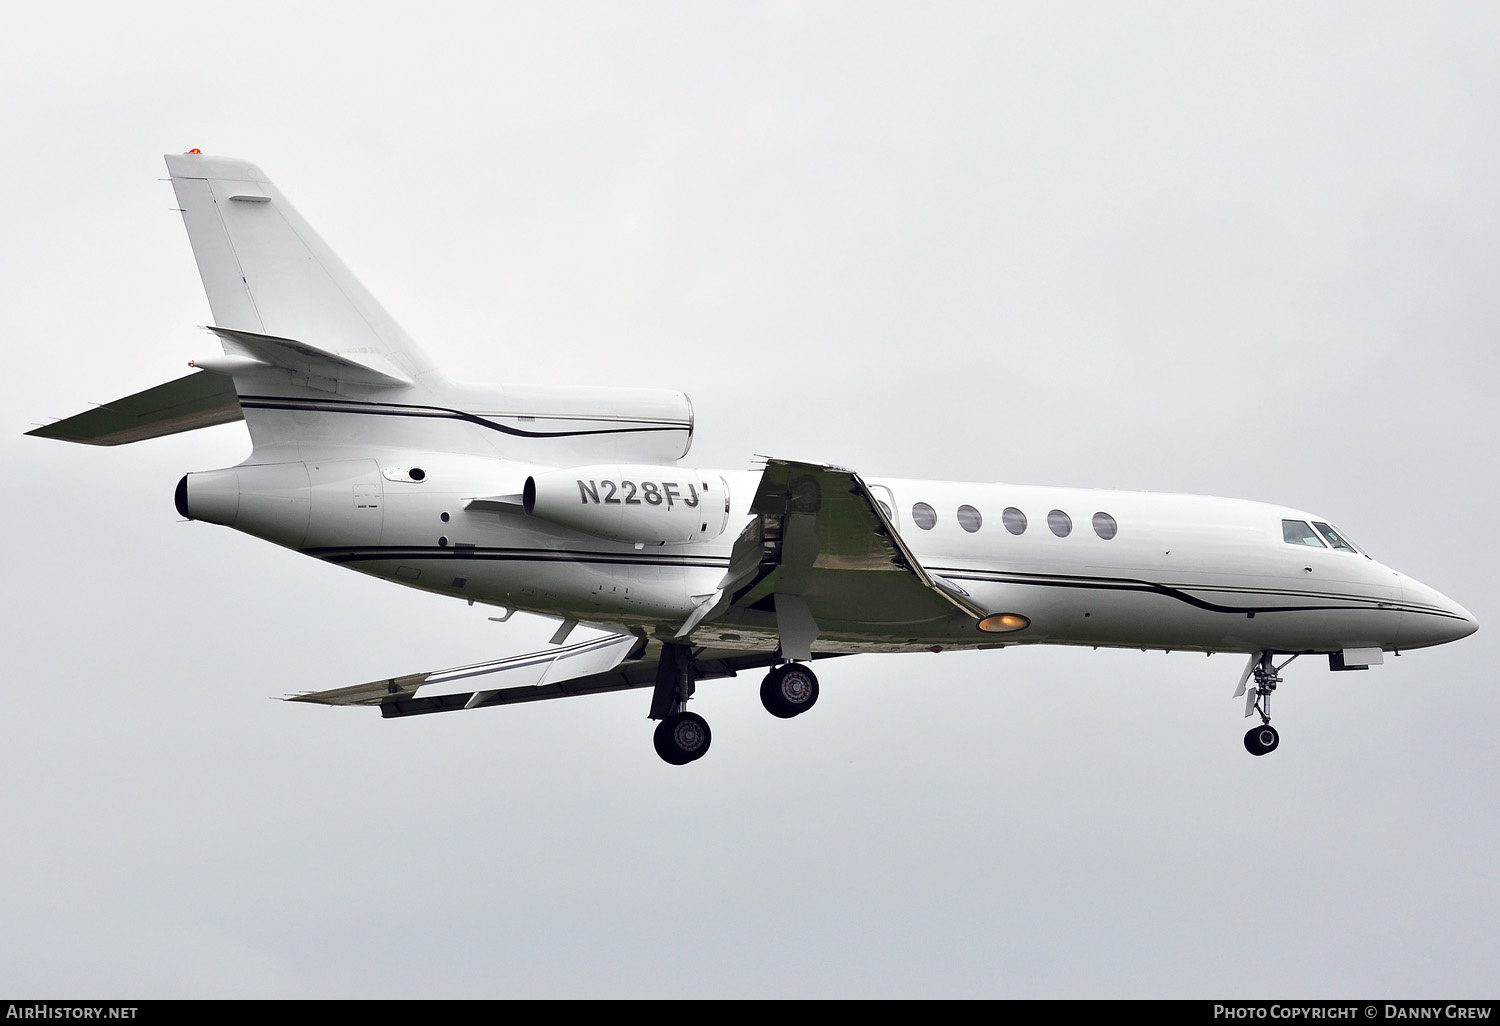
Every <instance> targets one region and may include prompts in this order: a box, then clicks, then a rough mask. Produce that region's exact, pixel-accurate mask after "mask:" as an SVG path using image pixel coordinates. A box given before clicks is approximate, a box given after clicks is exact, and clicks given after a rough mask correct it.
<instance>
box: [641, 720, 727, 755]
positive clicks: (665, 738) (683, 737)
mask: <svg viewBox="0 0 1500 1026" xmlns="http://www.w3.org/2000/svg"><path fill="white" fill-rule="evenodd" d="M651 740H652V743H653V744H655V745H656V754H657V755H659V756H661V758H662V761H663V762H666V763H670V764H671V765H673V766H685V765H687V764H688V763H690V762H693V761H694V760H696V759H701V758H703V756H704V755H705V754H706V753H707V752H708V746H709V745H710V744H711V743H712V742H713V733H712V732H711V731H710V730H709V729H708V721H707V720H705V719H704V718H703V717H702V716H699V715H698V714H697V713H690V712H680V713H673V714H672V715H671V716H668V717H667V718H666V719H664V720H662V721H661V722H660V723H658V724H657V725H656V733H655V734H654V735H652V738H651Z"/></svg>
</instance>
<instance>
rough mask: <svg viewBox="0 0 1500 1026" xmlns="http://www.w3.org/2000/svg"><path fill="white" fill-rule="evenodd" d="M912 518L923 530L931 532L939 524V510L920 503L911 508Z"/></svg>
mask: <svg viewBox="0 0 1500 1026" xmlns="http://www.w3.org/2000/svg"><path fill="white" fill-rule="evenodd" d="M911 518H912V520H913V521H915V522H916V525H917V526H918V527H920V528H921V529H922V530H924V531H930V530H932V529H933V527H934V526H936V524H937V510H935V509H933V508H932V507H931V506H929V505H927V503H925V502H919V503H917V504H916V505H915V506H913V507H912V508H911Z"/></svg>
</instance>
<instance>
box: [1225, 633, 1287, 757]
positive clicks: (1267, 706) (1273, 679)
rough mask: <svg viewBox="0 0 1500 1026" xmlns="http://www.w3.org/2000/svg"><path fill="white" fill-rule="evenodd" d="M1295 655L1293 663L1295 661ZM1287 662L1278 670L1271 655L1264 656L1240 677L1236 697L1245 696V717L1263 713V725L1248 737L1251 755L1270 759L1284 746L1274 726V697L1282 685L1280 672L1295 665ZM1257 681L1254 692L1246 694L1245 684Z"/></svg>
mask: <svg viewBox="0 0 1500 1026" xmlns="http://www.w3.org/2000/svg"><path fill="white" fill-rule="evenodd" d="M1296 658H1297V657H1296V656H1295V655H1294V656H1292V659H1296ZM1292 659H1288V660H1287V661H1286V662H1285V663H1282V664H1281V665H1280V666H1277V665H1276V664H1275V663H1273V662H1272V661H1271V653H1270V652H1262V653H1260V655H1258V656H1254V657H1252V658H1251V660H1250V664H1249V665H1248V666H1246V667H1245V672H1244V674H1243V675H1242V676H1241V677H1240V686H1239V689H1238V690H1236V691H1235V696H1236V697H1238V696H1240V695H1245V696H1246V697H1245V715H1246V716H1249V715H1251V714H1252V713H1260V721H1261V725H1260V726H1259V727H1252V728H1251V729H1250V730H1249V731H1247V732H1246V734H1245V751H1247V752H1249V753H1250V754H1251V755H1268V754H1270V753H1271V752H1274V751H1276V746H1277V745H1279V744H1281V735H1280V734H1278V733H1277V732H1276V728H1275V727H1273V726H1271V693H1272V692H1273V691H1275V690H1276V685H1278V684H1280V683H1281V671H1282V670H1284V669H1286V667H1287V664H1288V663H1290V662H1291V661H1292ZM1252 678H1253V679H1254V680H1255V688H1254V689H1253V690H1249V691H1248V694H1247V688H1246V686H1245V685H1246V684H1247V683H1248V682H1249V681H1250V680H1251V679H1252Z"/></svg>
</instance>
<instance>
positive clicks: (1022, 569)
mask: <svg viewBox="0 0 1500 1026" xmlns="http://www.w3.org/2000/svg"><path fill="white" fill-rule="evenodd" d="M166 161H167V167H168V169H169V170H170V172H171V176H172V186H173V188H174V190H175V191H176V194H177V199H178V202H179V205H180V206H181V209H182V217H183V221H184V222H185V223H186V225H187V231H188V238H189V240H190V241H191V242H192V246H193V255H194V256H195V257H196V258H197V262H198V270H199V271H200V273H201V274H202V276H203V286H204V289H205V290H206V291H207V293H208V301H209V306H210V307H211V308H212V311H213V318H214V325H213V327H210V328H209V329H208V331H210V332H212V334H213V335H214V336H215V337H216V339H217V341H218V342H219V343H220V348H222V354H219V353H215V354H212V355H207V356H204V357H202V358H200V359H196V360H194V361H193V363H192V366H193V367H194V368H195V370H194V372H193V373H191V374H189V375H187V376H186V377H182V378H179V379H177V380H176V381H171V382H168V383H166V384H164V385H159V386H157V387H155V388H151V389H148V390H146V391H144V392H141V393H138V394H136V395H133V396H129V397H128V398H125V399H121V400H118V401H116V402H113V403H110V404H109V405H108V406H104V407H100V408H98V409H95V410H91V411H89V412H87V413H82V414H79V415H78V416H76V417H71V418H69V419H67V420H62V421H59V422H56V423H53V424H51V425H49V426H47V427H43V428H40V429H38V430H35V431H32V432H30V433H31V434H33V435H40V436H42V437H44V438H58V439H64V440H67V441H73V442H86V443H89V444H94V445H118V444H120V443H123V442H133V441H138V440H140V439H143V438H155V437H158V436H160V435H166V434H172V433H174V432H179V431H187V430H191V429H194V428H199V427H205V426H208V425H212V424H222V423H226V422H230V421H236V420H241V419H243V420H244V422H245V425H246V427H247V428H248V429H249V431H250V440H251V443H252V446H253V449H252V451H251V453H250V456H249V458H248V459H246V460H245V461H244V462H243V463H241V464H239V465H238V466H235V467H231V468H229V469H226V470H213V471H208V472H206V473H191V474H187V475H186V476H184V477H183V478H182V480H181V481H180V482H179V483H178V485H177V492H176V505H177V510H178V511H179V512H180V513H181V514H182V515H183V516H184V517H187V518H189V519H192V520H202V521H207V522H209V523H213V524H223V525H225V526H227V527H232V528H235V529H236V530H240V531H244V532H246V533H247V534H252V535H255V536H256V537H259V538H264V539H266V540H267V541H272V542H275V543H276V544H278V545H284V546H287V547H288V548H292V549H296V550H298V551H300V552H303V553H305V554H307V555H309V556H312V557H313V558H315V559H322V560H326V561H328V562H330V563H336V564H340V565H343V566H347V567H349V568H350V569H353V570H358V571H360V572H362V573H367V574H372V575H374V576H376V577H381V578H385V579H386V580H390V581H394V582H396V583H398V584H404V585H407V586H409V587H413V588H421V589H423V590H425V591H431V592H437V593H439V594H443V595H452V596H454V597H456V598H461V599H467V600H469V602H470V603H474V602H480V603H484V604H485V605H488V606H494V607H498V609H497V611H502V610H503V611H504V616H503V617H497V619H505V618H508V617H509V616H510V615H511V613H512V612H514V611H517V610H521V611H525V612H529V613H537V614H541V615H543V616H547V617H553V618H556V619H557V620H559V621H560V624H559V627H558V629H557V632H556V633H555V634H554V635H553V636H552V639H551V645H550V647H548V648H547V649H546V650H545V651H541V652H532V653H528V654H525V655H519V656H512V657H509V658H505V659H499V660H496V661H494V662H488V663H479V664H475V665H471V666H461V667H458V668H456V669H451V670H443V671H437V672H431V673H415V674H410V675H407V676H399V677H391V678H388V679H385V680H377V681H372V682H370V683H368V684H360V685H356V686H353V687H343V688H338V689H335V690H331V691H318V692H312V693H307V694H301V695H297V696H294V697H293V698H292V700H293V701H299V702H318V703H323V704H327V705H363V706H376V707H378V708H379V709H380V711H381V713H382V715H384V716H390V717H395V716H415V715H419V714H423V713H433V712H445V711H450V710H458V709H483V708H489V707H492V706H497V705H507V704H510V703H512V702H528V701H536V700H539V699H548V698H563V697H566V696H570V695H588V694H595V693H598V692H603V691H616V690H621V689H625V688H643V689H650V690H651V705H650V713H649V715H650V718H651V719H653V720H657V721H659V723H658V726H657V728H656V732H655V743H656V750H657V753H658V754H659V755H660V756H661V757H662V758H663V759H664V760H666V761H667V762H669V763H672V764H675V765H682V764H685V763H688V762H692V761H693V760H695V759H698V758H700V757H702V756H703V754H704V753H705V752H707V750H708V747H709V742H710V733H709V728H708V724H707V723H706V722H705V721H704V720H703V718H702V717H701V716H698V715H697V714H696V713H692V712H689V711H687V703H688V700H689V699H690V698H691V697H692V696H693V693H694V689H695V686H696V684H697V682H698V681H700V680H708V679H713V678H719V677H732V676H735V675H736V674H737V673H738V672H740V671H742V670H752V669H761V668H766V669H768V670H769V672H768V673H767V674H766V675H765V678H764V682H763V683H762V684H761V690H760V695H761V701H762V703H763V704H764V705H765V707H766V709H767V710H768V711H770V712H771V713H772V714H773V715H775V716H780V717H792V716H798V715H801V714H802V713H804V712H806V711H807V710H809V709H810V708H812V706H813V704H814V703H815V702H816V701H817V698H818V680H817V677H816V676H815V675H814V674H813V671H812V669H811V667H810V665H809V664H810V663H813V662H815V661H817V660H819V659H823V658H828V657H833V656H840V655H850V654H854V653H858V652H912V651H918V650H927V649H931V650H937V649H958V648H1001V647H1004V646H1006V645H1025V644H1053V645H1092V646H1100V645H1105V646H1116V647H1130V648H1142V649H1146V648H1152V649H1167V650H1190V651H1198V652H1208V653H1213V652H1236V653H1240V654H1242V655H1245V656H1247V657H1248V661H1247V662H1246V664H1245V668H1244V672H1243V673H1242V674H1241V675H1240V679H1239V687H1238V690H1237V691H1236V692H1235V693H1236V695H1243V696H1244V697H1245V715H1246V716H1247V717H1249V716H1252V715H1258V716H1259V718H1260V725H1259V726H1256V727H1254V728H1253V729H1251V730H1250V731H1249V733H1247V734H1246V735H1245V747H1246V748H1247V749H1248V750H1249V751H1250V752H1251V753H1253V754H1255V755H1264V754H1266V753H1267V752H1270V751H1272V750H1273V749H1275V748H1276V746H1277V744H1278V743H1279V737H1278V734H1277V732H1276V729H1275V728H1274V727H1272V726H1271V695H1272V692H1273V691H1274V690H1275V689H1276V686H1277V684H1279V683H1281V679H1282V678H1281V676H1280V674H1281V671H1282V670H1283V669H1284V668H1285V666H1286V665H1287V663H1289V662H1291V661H1292V660H1293V659H1295V658H1297V657H1298V656H1301V655H1314V654H1317V655H1326V656H1327V657H1328V661H1329V666H1330V668H1331V669H1334V670H1363V669H1366V668H1368V667H1370V666H1374V665H1377V664H1379V663H1381V662H1382V660H1383V653H1385V652H1399V651H1401V650H1405V649H1414V648H1423V647H1426V646H1430V645H1441V644H1444V643H1446V642H1449V641H1455V640H1457V639H1459V638H1462V637H1466V636H1467V635H1469V634H1472V633H1473V632H1474V631H1475V630H1476V629H1477V627H1478V624H1477V623H1476V622H1475V620H1474V617H1473V616H1471V615H1470V614H1469V612H1468V611H1467V610H1465V609H1464V608H1463V607H1461V606H1459V605H1458V604H1457V603H1455V602H1453V601H1452V600H1450V599H1448V598H1446V597H1444V596H1443V595H1441V594H1439V593H1438V592H1436V591H1434V590H1433V589H1431V588H1429V587H1427V586H1426V585H1423V584H1419V583H1418V582H1417V581H1415V580H1413V579H1412V578H1410V577H1407V576H1405V575H1403V574H1401V573H1398V572H1397V571H1395V570H1392V569H1390V568H1389V567H1386V566H1383V565H1381V564H1380V563H1379V562H1377V561H1376V560H1375V559H1374V558H1373V557H1371V556H1369V555H1367V554H1366V553H1365V552H1363V551H1362V550H1361V549H1360V548H1358V547H1357V546H1356V545H1355V544H1354V543H1353V542H1352V541H1350V540H1349V538H1348V537H1347V536H1346V535H1344V534H1343V532H1341V531H1339V530H1337V529H1335V528H1334V526H1333V525H1332V524H1330V523H1329V522H1328V519H1327V518H1325V517H1322V516H1318V515H1316V514H1313V513H1307V512H1303V511H1301V510H1296V509H1287V508H1284V507H1281V506H1273V505H1266V504H1262V503H1257V502H1246V501H1242V500H1237V499H1215V498H1203V497H1198V496H1188V495H1155V494H1150V493H1140V492H1110V491H1090V490H1081V489H1067V488H1039V487H1027V486H1018V485H1004V484H957V483H952V482H945V481H905V480H890V479H885V478H865V477H863V476H862V475H860V474H857V473H855V472H854V471H852V470H848V469H845V468H843V467H835V466H825V465H818V464H811V463H799V462H793V461H790V460H782V459H767V460H765V461H764V465H763V466H762V467H760V469H758V470H756V471H753V472H745V471H729V470H708V469H700V468H695V467H691V466H685V465H683V464H681V463H680V462H679V460H680V459H681V458H682V457H683V456H685V455H686V454H687V451H688V445H689V443H690V442H691V440H692V435H693V414H692V406H691V404H690V403H689V401H688V399H687V397H686V396H685V395H683V394H681V393H679V392H672V391H656V390H646V389H617V388H585V387H538V386H530V385H513V384H506V385H500V386H476V385H468V384H459V383H457V382H453V381H450V380H449V379H448V378H447V377H445V376H444V375H443V373H442V372H441V371H440V370H439V369H438V368H437V367H436V366H435V365H434V364H433V363H432V361H431V360H429V359H428V357H427V356H426V355H425V354H424V353H423V352H422V351H421V350H420V349H418V348H417V346H416V345H415V344H414V343H413V342H412V340H411V339H410V338H408V337H407V335H406V333H405V332H403V331H402V330H401V329H400V328H399V327H398V326H397V325H396V323H395V322H394V321H393V320H392V319H391V318H390V316H389V315H388V314H387V313H386V312H385V310H384V309H382V308H381V306H380V305H379V304H378V303H377V302H376V301H375V300H374V299H373V298H372V297H371V296H370V294H369V293H368V292H366V291H365V289H364V288H363V287H362V286H361V285H360V283H359V282H358V281H357V280H355V278H354V276H353V275H352V274H350V272H349V270H348V269H347V268H346V267H345V266H344V264H343V263H342V262H341V261H340V260H339V259H338V258H337V257H336V256H334V254H333V252H332V251H331V250H329V249H328V247H327V246H326V245H325V244H324V243H323V241H322V240H321V239H320V238H318V236H317V235H316V234H314V232H313V231H312V229H311V228H309V227H308V225H307V223H306V222H305V221H303V220H302V218H301V217H300V216H299V215H298V214H297V212H296V211H295V210H293V209H292V207H291V206H290V205H289V204H288V203H287V201H286V200H285V199H284V198H283V197H282V195H281V193H280V192H279V191H278V190H277V189H276V187H275V186H274V185H272V184H271V182H270V181H268V180H267V178H266V176H265V175H264V174H262V173H261V171H260V169H259V168H257V167H255V166H254V165H252V164H248V163H245V162H244V161H239V160H230V159H226V158H223V157H212V156H206V155H204V154H201V153H199V152H198V151H196V150H194V151H192V152H190V153H186V154H182V155H180V156H179V155H169V156H168V157H167V158H166ZM580 624H583V625H586V626H588V627H591V628H594V629H595V630H593V631H589V632H587V633H589V634H593V635H594V636H593V637H590V638H588V639H587V640H582V641H574V642H572V643H569V641H568V639H569V636H570V635H571V633H572V632H573V630H574V629H575V628H576V627H577V626H578V625H580ZM600 631H602V632H603V633H602V634H600V633H598V632H600Z"/></svg>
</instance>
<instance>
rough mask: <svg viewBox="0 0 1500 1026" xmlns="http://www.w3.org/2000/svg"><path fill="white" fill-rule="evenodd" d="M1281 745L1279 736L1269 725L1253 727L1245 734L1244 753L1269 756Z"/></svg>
mask: <svg viewBox="0 0 1500 1026" xmlns="http://www.w3.org/2000/svg"><path fill="white" fill-rule="evenodd" d="M1279 744H1281V735H1280V734H1278V733H1276V728H1275V727H1273V726H1271V725H1270V724H1269V723H1267V724H1265V725H1264V726H1261V727H1253V728H1251V729H1250V730H1249V731H1248V732H1247V733H1246V734H1245V751H1247V752H1249V753H1250V754H1251V755H1269V754H1270V753H1271V752H1274V751H1276V746H1277V745H1279Z"/></svg>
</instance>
